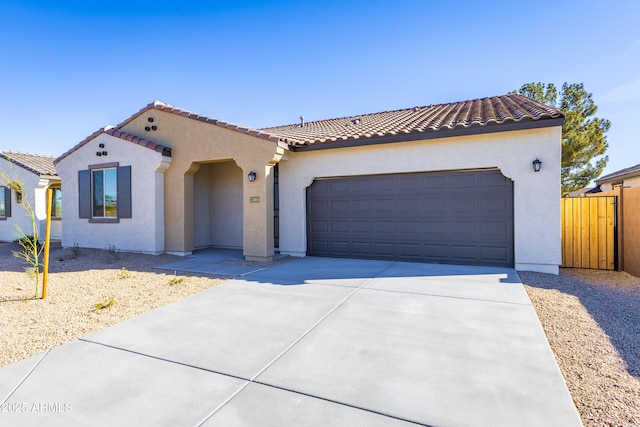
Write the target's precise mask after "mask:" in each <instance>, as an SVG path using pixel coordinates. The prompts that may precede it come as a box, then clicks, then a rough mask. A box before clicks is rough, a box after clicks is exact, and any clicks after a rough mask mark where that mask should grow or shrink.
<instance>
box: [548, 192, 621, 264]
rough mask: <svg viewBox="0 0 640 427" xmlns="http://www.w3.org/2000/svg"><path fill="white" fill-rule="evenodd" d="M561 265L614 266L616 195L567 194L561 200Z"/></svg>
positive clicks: (615, 259) (615, 262)
mask: <svg viewBox="0 0 640 427" xmlns="http://www.w3.org/2000/svg"><path fill="white" fill-rule="evenodd" d="M560 217H561V221H562V266H563V267H574V268H593V269H600V270H616V269H617V258H616V255H617V254H616V252H617V248H616V246H617V244H616V237H615V236H616V197H614V196H607V197H566V198H563V199H561V202H560Z"/></svg>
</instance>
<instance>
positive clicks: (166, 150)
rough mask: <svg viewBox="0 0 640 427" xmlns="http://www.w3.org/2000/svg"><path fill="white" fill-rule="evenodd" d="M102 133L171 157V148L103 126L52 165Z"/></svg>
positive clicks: (112, 127)
mask: <svg viewBox="0 0 640 427" xmlns="http://www.w3.org/2000/svg"><path fill="white" fill-rule="evenodd" d="M103 133H106V134H107V135H111V136H113V137H115V138H120V139H123V140H125V141H129V142H132V143H134V144H138V145H140V146H142V147H146V148H149V149H150V150H153V151H157V152H158V153H162V155H163V156H167V157H171V148H170V147H166V146H164V145H160V144H156V143H155V142H152V141H149V140H146V139H144V138H140V137H138V136H135V135H131V134H128V133H126V132H122V131H121V130H119V129H117V128H116V127H114V126H105V127H103V128H101V129H99V130H97V131H96V132H94V133H92V134H91V135H89V136H88V137H86V138H85V139H84V140H82V141H81V142H80V143H79V144H76V146H75V147H73V148H72V149H71V150H69V151H67V152H66V153H64V154H63V155H62V156H60V157H58V158H57V159H55V160H54V161H53V163H54V164H58V162H59V161H61V160H62V159H64V158H65V157H67V156H68V155H70V154H71V153H73V152H75V151H77V150H78V149H79V148H81V147H82V146H84V145H85V144H87V143H88V142H89V141H91V140H93V139H94V138H96V137H97V136H99V135H101V134H103Z"/></svg>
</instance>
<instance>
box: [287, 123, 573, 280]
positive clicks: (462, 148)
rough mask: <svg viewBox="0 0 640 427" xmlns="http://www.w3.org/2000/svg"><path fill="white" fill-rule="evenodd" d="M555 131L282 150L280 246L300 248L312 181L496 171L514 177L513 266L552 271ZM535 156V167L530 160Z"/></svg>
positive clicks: (557, 258) (556, 207)
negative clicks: (538, 164)
mask: <svg viewBox="0 0 640 427" xmlns="http://www.w3.org/2000/svg"><path fill="white" fill-rule="evenodd" d="M560 137H561V128H560V127H555V128H542V129H531V130H523V131H510V132H500V133H490V134H483V135H475V136H466V137H452V138H441V139H433V140H428V141H416V142H406V143H390V144H379V145H371V146H363V147H352V148H339V149H330V150H318V151H308V152H297V153H294V152H289V153H287V155H286V156H285V158H284V159H283V160H282V161H281V162H280V224H281V226H280V251H281V253H287V254H291V255H295V256H304V255H305V252H306V244H307V242H306V212H305V211H306V206H305V189H306V188H307V187H308V186H309V185H310V184H311V183H312V182H313V179H314V178H319V177H330V176H353V175H363V174H381V173H401V172H419V171H444V170H456V169H477V168H498V169H499V170H500V171H501V172H502V174H503V175H505V176H506V177H508V178H510V179H511V180H513V182H514V190H513V191H514V236H515V237H514V250H515V267H516V269H518V270H531V271H541V272H548V273H554V274H557V273H558V266H559V265H560V263H561V243H560V202H559V200H560V150H561V144H560ZM536 158H539V159H540V160H542V162H543V164H542V169H541V171H540V172H537V173H536V172H534V171H533V168H532V164H531V162H532V161H533V160H535V159H536Z"/></svg>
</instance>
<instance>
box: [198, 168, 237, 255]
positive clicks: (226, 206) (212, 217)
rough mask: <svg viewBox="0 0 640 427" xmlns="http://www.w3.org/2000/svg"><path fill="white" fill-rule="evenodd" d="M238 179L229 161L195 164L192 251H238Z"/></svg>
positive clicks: (235, 169)
mask: <svg viewBox="0 0 640 427" xmlns="http://www.w3.org/2000/svg"><path fill="white" fill-rule="evenodd" d="M242 179H243V173H242V169H240V168H239V167H238V165H236V163H235V162H234V161H232V160H227V161H218V162H212V163H204V164H201V165H199V168H198V171H197V172H195V173H194V176H193V203H194V206H193V215H194V218H193V235H194V236H193V242H194V248H195V249H202V248H209V247H211V248H224V249H242V243H243V216H242V210H243V206H242Z"/></svg>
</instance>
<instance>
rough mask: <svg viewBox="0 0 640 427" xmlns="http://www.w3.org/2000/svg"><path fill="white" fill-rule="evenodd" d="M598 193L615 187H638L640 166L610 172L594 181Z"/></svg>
mask: <svg viewBox="0 0 640 427" xmlns="http://www.w3.org/2000/svg"><path fill="white" fill-rule="evenodd" d="M595 182H596V188H597V189H598V190H599V191H611V190H613V189H614V188H615V187H617V186H624V187H627V188H630V187H640V165H635V166H631V167H628V168H624V169H620V170H619V171H615V172H612V173H610V174H607V175H605V176H601V177H600V178H598V179H596V181H595Z"/></svg>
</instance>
